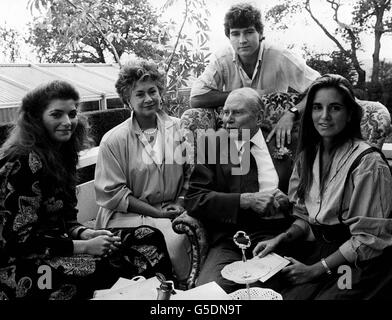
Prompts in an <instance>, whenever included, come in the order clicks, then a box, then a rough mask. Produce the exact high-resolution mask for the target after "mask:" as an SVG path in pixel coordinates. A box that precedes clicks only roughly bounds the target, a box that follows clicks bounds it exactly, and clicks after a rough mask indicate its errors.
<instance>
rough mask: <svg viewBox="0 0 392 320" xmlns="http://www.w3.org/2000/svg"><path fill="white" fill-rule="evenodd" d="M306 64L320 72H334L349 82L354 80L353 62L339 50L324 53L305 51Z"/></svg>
mask: <svg viewBox="0 0 392 320" xmlns="http://www.w3.org/2000/svg"><path fill="white" fill-rule="evenodd" d="M307 56H308V57H307V59H306V64H307V65H308V66H310V67H312V68H313V69H314V70H317V71H318V72H319V73H320V74H326V73H336V74H340V75H341V76H343V77H345V78H346V79H347V80H349V81H350V82H352V83H353V82H355V75H356V73H355V69H354V67H353V64H352V62H351V60H350V58H348V57H347V56H346V55H345V54H343V53H342V52H341V51H333V52H331V53H330V54H326V53H324V54H323V53H322V54H320V53H310V52H308V53H307Z"/></svg>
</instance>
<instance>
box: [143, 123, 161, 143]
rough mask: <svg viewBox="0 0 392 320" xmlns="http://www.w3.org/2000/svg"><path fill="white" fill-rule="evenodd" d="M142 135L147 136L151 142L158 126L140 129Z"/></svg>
mask: <svg viewBox="0 0 392 320" xmlns="http://www.w3.org/2000/svg"><path fill="white" fill-rule="evenodd" d="M142 132H143V134H144V136H145V137H146V138H147V141H148V143H150V144H152V143H153V142H154V140H155V137H156V135H157V132H158V128H157V127H156V128H154V129H146V130H142Z"/></svg>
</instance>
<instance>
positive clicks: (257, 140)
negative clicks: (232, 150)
mask: <svg viewBox="0 0 392 320" xmlns="http://www.w3.org/2000/svg"><path fill="white" fill-rule="evenodd" d="M249 141H252V142H253V144H254V145H255V146H257V147H258V148H260V149H262V148H263V141H264V136H263V133H262V132H261V129H259V130H257V132H256V133H255V134H254V135H253V137H252V138H251V139H250V140H249ZM235 143H236V145H237V148H238V150H241V148H242V147H243V146H244V144H245V143H246V142H245V141H243V140H241V141H238V140H237V141H235Z"/></svg>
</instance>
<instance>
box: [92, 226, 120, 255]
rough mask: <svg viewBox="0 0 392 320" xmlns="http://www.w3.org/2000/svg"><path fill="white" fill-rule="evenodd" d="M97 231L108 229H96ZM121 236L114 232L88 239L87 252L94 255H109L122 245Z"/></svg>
mask: <svg viewBox="0 0 392 320" xmlns="http://www.w3.org/2000/svg"><path fill="white" fill-rule="evenodd" d="M95 231H107V230H95ZM120 240H121V238H120V237H117V236H114V235H113V234H112V235H111V236H110V235H107V234H104V235H98V236H96V237H94V238H91V239H90V240H86V253H88V254H91V255H94V256H104V255H109V254H111V253H112V252H113V251H116V250H118V247H119V246H120V245H121V242H120Z"/></svg>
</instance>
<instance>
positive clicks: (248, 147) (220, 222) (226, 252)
mask: <svg viewBox="0 0 392 320" xmlns="http://www.w3.org/2000/svg"><path fill="white" fill-rule="evenodd" d="M261 107H262V102H261V100H260V97H259V95H258V93H257V92H256V91H255V90H254V89H251V88H240V89H236V90H234V91H232V92H231V93H230V94H229V96H228V98H227V100H226V102H225V105H224V107H223V119H222V120H223V124H224V129H221V130H219V131H217V132H216V134H215V135H207V138H206V144H207V145H206V148H205V149H206V150H207V152H206V155H204V156H205V163H203V164H196V165H195V168H194V171H193V173H192V175H191V179H190V185H189V190H188V193H187V195H186V197H185V206H186V209H187V210H188V214H189V215H191V216H193V217H195V218H197V219H200V220H201V221H202V222H204V225H205V226H206V228H207V233H208V236H209V240H210V243H209V246H210V250H209V253H208V256H207V259H206V262H205V264H204V266H203V268H202V270H201V274H200V276H199V279H198V283H197V285H201V284H205V283H207V282H210V281H216V282H217V283H218V284H219V285H220V286H221V287H222V288H223V289H224V290H225V291H226V292H231V291H234V290H235V289H237V288H238V286H237V285H236V284H235V283H233V282H231V281H228V280H226V279H224V278H222V276H221V274H220V272H221V270H222V269H223V267H224V266H225V265H226V264H229V263H231V262H234V261H238V260H241V251H240V250H239V249H238V247H236V245H235V244H234V242H233V235H234V234H235V233H236V231H238V230H242V231H245V232H247V233H248V235H250V238H251V241H252V243H253V244H256V243H257V242H258V241H259V240H261V239H265V238H266V237H272V236H273V235H276V234H277V233H279V232H282V231H284V230H286V228H287V227H288V225H289V224H290V219H289V218H287V217H286V216H285V214H286V213H287V212H288V208H289V203H288V199H287V197H286V195H285V194H284V193H283V192H282V191H284V192H287V187H288V180H289V177H290V174H291V168H292V160H291V159H290V158H289V157H287V159H275V158H273V157H271V155H270V152H269V146H268V145H267V144H266V142H265V140H264V136H263V134H264V133H263V132H262V130H261V129H260V127H259V124H260V120H261V119H260V118H261V112H260V108H261ZM199 145H200V143H199ZM271 145H272V144H271ZM211 146H213V147H211ZM198 152H199V151H198ZM200 158H203V157H200ZM199 160H200V159H199ZM251 252H252V248H250V249H249V250H248V253H251Z"/></svg>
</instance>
